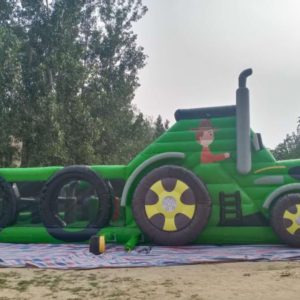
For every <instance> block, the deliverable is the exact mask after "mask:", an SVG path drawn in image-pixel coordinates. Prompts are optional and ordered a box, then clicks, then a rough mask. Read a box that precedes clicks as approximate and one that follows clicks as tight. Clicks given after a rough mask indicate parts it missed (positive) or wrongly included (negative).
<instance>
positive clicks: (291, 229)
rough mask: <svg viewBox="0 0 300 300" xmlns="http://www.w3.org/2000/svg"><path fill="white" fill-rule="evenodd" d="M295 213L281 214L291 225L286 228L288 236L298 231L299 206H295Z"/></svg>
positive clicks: (299, 224)
mask: <svg viewBox="0 0 300 300" xmlns="http://www.w3.org/2000/svg"><path fill="white" fill-rule="evenodd" d="M296 209H297V211H296V213H291V212H289V211H288V210H286V211H285V212H284V214H283V218H284V219H287V220H290V221H291V222H292V225H291V226H289V227H288V228H287V231H288V232H289V233H290V234H295V233H296V231H297V230H298V229H300V204H297V205H296Z"/></svg>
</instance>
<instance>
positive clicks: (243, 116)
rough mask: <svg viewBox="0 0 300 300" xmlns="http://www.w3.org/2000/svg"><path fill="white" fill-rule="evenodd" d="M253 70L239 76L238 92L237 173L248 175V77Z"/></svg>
mask: <svg viewBox="0 0 300 300" xmlns="http://www.w3.org/2000/svg"><path fill="white" fill-rule="evenodd" d="M251 74H252V69H247V70H244V71H243V72H242V73H241V74H240V76H239V88H238V89H237V90H236V118H237V122H236V133H237V171H238V172H239V173H240V174H243V175H246V174H248V173H249V172H250V171H251V168H252V164H251V141H250V105H249V90H248V89H247V87H246V81H247V77H249V76H250V75H251Z"/></svg>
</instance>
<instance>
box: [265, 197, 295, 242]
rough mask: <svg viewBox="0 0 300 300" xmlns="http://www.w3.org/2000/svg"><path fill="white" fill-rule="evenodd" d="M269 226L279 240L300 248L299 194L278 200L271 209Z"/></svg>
mask: <svg viewBox="0 0 300 300" xmlns="http://www.w3.org/2000/svg"><path fill="white" fill-rule="evenodd" d="M270 223H271V226H272V228H273V230H274V232H275V233H276V234H277V236H278V237H279V239H280V240H281V241H282V242H283V243H285V244H287V245H290V246H292V247H298V248H299V247H300V193H291V194H287V195H284V196H282V197H281V198H279V199H278V200H277V201H276V202H275V203H274V205H273V206H272V208H271V220H270Z"/></svg>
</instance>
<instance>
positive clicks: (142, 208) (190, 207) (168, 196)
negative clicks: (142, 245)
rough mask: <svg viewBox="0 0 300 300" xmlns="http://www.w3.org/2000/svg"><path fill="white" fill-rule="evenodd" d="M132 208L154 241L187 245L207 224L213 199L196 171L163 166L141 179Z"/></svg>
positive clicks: (142, 228)
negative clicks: (194, 172) (195, 173)
mask: <svg viewBox="0 0 300 300" xmlns="http://www.w3.org/2000/svg"><path fill="white" fill-rule="evenodd" d="M154 190H156V192H154ZM132 209H133V215H134V218H135V220H136V223H137V224H138V225H139V227H140V229H141V230H142V232H143V233H144V234H145V235H146V236H148V237H149V238H150V240H152V241H153V242H154V243H157V244H160V245H170V246H171V245H185V244H189V243H191V242H193V241H194V240H195V239H196V238H197V236H199V234H200V233H201V231H202V230H203V228H204V227H205V225H206V224H207V222H208V220H209V216H210V213H211V199H210V197H209V194H208V192H207V189H206V187H205V185H204V184H203V183H202V181H201V180H200V179H199V178H198V177H196V176H195V175H194V174H193V173H192V172H190V171H188V170H186V169H184V168H182V167H178V166H163V167H159V168H157V169H154V170H153V171H151V172H150V173H149V174H147V175H146V176H145V177H144V178H143V179H142V180H141V182H140V183H139V185H138V186H137V188H136V190H135V193H134V196H133V200H132Z"/></svg>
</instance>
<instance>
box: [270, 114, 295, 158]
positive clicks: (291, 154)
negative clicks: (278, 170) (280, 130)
mask: <svg viewBox="0 0 300 300" xmlns="http://www.w3.org/2000/svg"><path fill="white" fill-rule="evenodd" d="M273 154H274V156H275V158H276V159H278V160H284V159H295V158H300V117H299V119H298V124H297V130H296V132H293V133H292V134H288V135H287V136H286V138H285V139H284V140H283V142H282V143H280V144H279V145H278V146H277V147H276V148H275V150H274V151H273Z"/></svg>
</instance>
